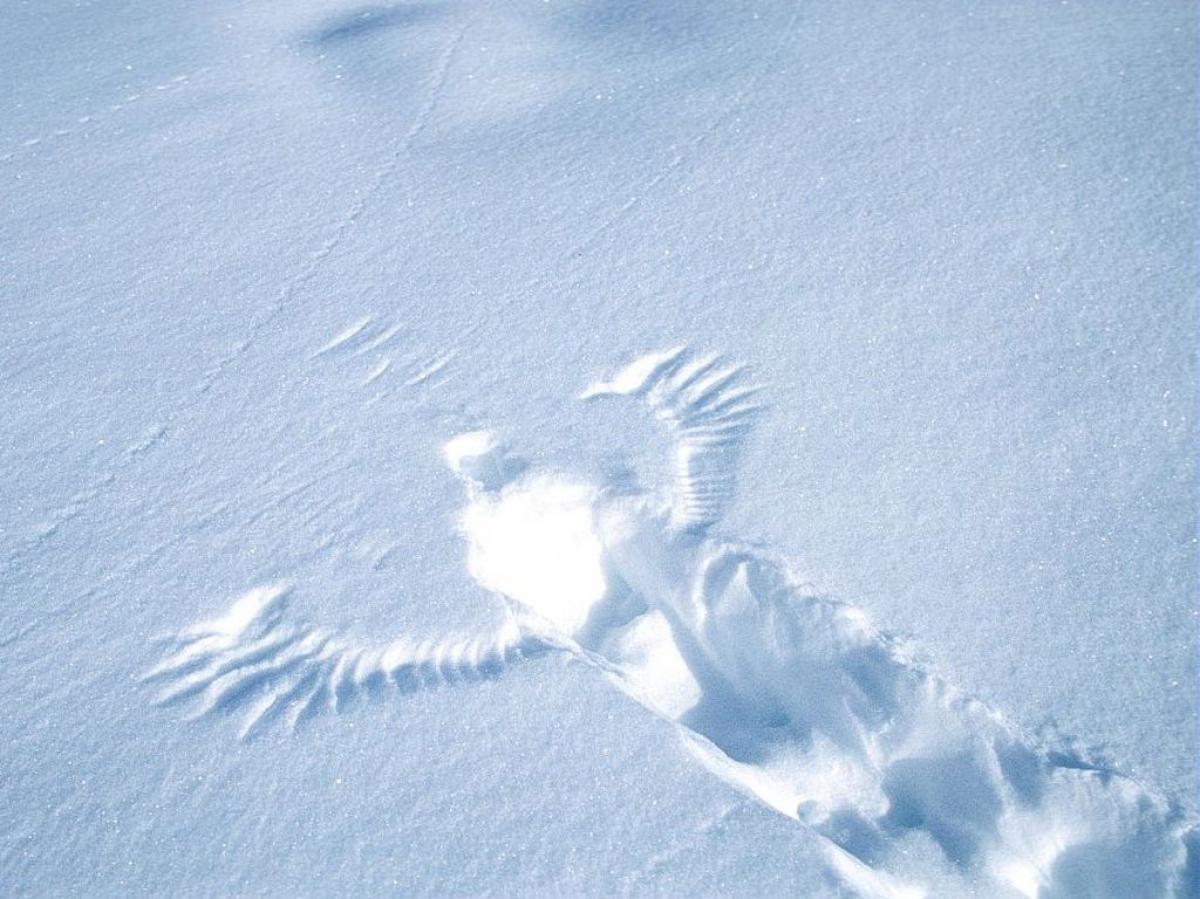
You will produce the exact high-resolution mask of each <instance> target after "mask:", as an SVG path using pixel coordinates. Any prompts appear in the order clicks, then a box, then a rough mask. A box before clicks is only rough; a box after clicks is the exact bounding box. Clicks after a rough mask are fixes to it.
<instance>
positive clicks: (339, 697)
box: [142, 584, 551, 739]
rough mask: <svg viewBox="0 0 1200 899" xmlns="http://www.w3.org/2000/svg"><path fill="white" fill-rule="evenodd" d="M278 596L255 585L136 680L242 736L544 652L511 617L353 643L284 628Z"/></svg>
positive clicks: (496, 669) (486, 673)
mask: <svg viewBox="0 0 1200 899" xmlns="http://www.w3.org/2000/svg"><path fill="white" fill-rule="evenodd" d="M288 593H289V588H288V586H287V585H286V584H273V585H269V586H264V587H258V588H255V589H254V590H251V591H249V592H248V593H246V594H244V595H242V596H241V597H239V598H238V599H237V600H235V601H234V602H233V604H232V605H231V606H230V607H229V609H228V610H227V611H226V612H225V614H224V615H222V616H221V617H219V618H216V619H214V620H212V621H208V622H203V623H201V624H197V625H193V626H191V627H188V628H185V629H183V630H181V631H179V632H178V633H176V634H173V635H171V636H169V637H167V638H166V642H167V643H168V645H169V647H170V651H169V654H168V655H167V657H166V658H164V659H163V660H162V661H161V662H159V664H157V665H156V666H154V667H153V668H151V669H150V670H149V671H148V672H146V673H145V674H144V675H143V676H142V680H143V681H147V682H158V683H160V684H161V685H162V686H161V688H160V691H159V694H158V697H157V702H158V704H160V705H167V704H172V703H178V702H185V701H187V702H191V703H192V705H193V708H194V715H193V717H201V716H203V715H207V714H210V713H214V712H220V711H233V710H243V711H244V714H243V718H242V726H241V730H240V736H241V738H242V739H246V738H249V737H251V736H252V735H254V734H255V733H256V732H258V731H259V730H260V729H262V728H263V727H265V726H266V725H268V724H269V723H271V722H272V721H275V720H276V719H283V720H284V721H285V723H286V726H287V727H288V729H289V730H294V729H295V728H296V727H297V726H298V725H299V724H300V723H301V722H302V721H304V720H305V719H306V718H309V717H311V716H312V715H315V714H317V713H319V712H321V711H326V710H328V711H334V712H336V711H339V710H340V709H342V708H343V707H345V706H346V705H347V704H348V703H349V702H351V701H352V700H353V699H355V698H356V697H358V696H360V695H364V694H367V693H370V692H372V691H384V690H387V689H393V690H396V691H398V692H401V693H411V692H415V691H417V690H422V689H426V688H432V687H436V686H438V685H440V684H451V683H460V682H471V681H480V680H486V679H489V678H493V677H497V676H499V675H500V673H501V672H502V671H503V670H504V669H505V668H507V667H508V666H509V665H510V664H512V663H513V662H515V661H516V660H518V659H520V658H522V657H529V656H535V655H539V654H541V653H543V652H546V651H547V650H548V649H550V648H551V645H550V643H549V642H547V641H546V640H544V639H543V638H540V637H538V636H535V635H534V634H532V633H529V632H527V631H525V630H523V629H522V628H521V626H520V625H519V624H518V623H517V622H516V621H515V620H513V619H511V618H510V619H509V620H508V621H506V622H505V624H504V625H503V626H502V627H500V628H498V629H497V630H496V631H494V632H492V633H487V634H475V635H459V636H454V635H449V636H443V637H440V638H438V639H436V640H435V639H425V640H420V641H416V640H413V639H411V638H406V637H401V638H399V639H397V640H394V641H392V642H391V643H387V644H383V645H379V646H367V645H361V644H358V643H355V642H353V641H352V640H350V639H348V638H346V637H345V636H342V635H339V634H336V633H334V632H333V631H329V630H324V629H320V628H313V627H305V626H299V625H295V624H290V623H287V622H285V621H284V612H285V609H286V605H287V598H288Z"/></svg>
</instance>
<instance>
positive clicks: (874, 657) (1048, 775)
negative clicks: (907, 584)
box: [147, 347, 1197, 899]
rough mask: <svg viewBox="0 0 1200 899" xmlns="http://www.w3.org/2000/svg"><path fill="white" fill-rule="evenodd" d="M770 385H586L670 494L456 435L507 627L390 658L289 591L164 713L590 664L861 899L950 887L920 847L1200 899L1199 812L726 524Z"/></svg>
mask: <svg viewBox="0 0 1200 899" xmlns="http://www.w3.org/2000/svg"><path fill="white" fill-rule="evenodd" d="M755 390H756V388H755V387H754V385H752V384H749V383H747V377H746V373H745V371H744V370H743V369H742V367H741V366H738V365H734V364H731V363H729V362H727V361H725V360H724V359H722V358H721V357H719V356H703V355H695V354H693V353H691V352H690V351H688V350H687V349H686V348H684V347H677V348H674V349H669V350H665V351H662V352H656V353H651V354H648V355H646V356H643V357H641V358H639V359H637V360H635V361H634V362H632V363H631V364H629V365H626V366H625V367H623V368H621V369H620V370H618V371H617V372H615V373H614V374H613V375H611V376H609V377H606V378H602V379H599V380H597V381H595V382H594V383H593V384H592V385H591V386H590V387H588V388H587V389H586V390H585V391H584V392H583V393H582V395H581V398H582V399H585V400H588V401H605V398H609V399H610V400H614V401H618V402H620V401H628V400H630V399H632V400H635V401H637V402H638V403H639V404H640V405H641V406H643V407H644V408H645V409H646V410H647V411H648V412H649V413H650V414H652V415H653V416H654V417H655V418H657V419H658V420H659V421H660V422H661V423H662V425H663V427H664V429H665V431H666V433H667V435H668V437H669V438H670V441H671V444H672V451H673V455H674V462H675V466H674V473H673V475H672V477H671V481H670V483H669V484H666V485H660V487H661V489H659V490H657V491H655V490H652V489H648V488H642V487H639V486H637V485H632V484H630V483H629V482H628V479H627V478H622V479H621V480H619V481H614V482H613V483H607V484H596V483H590V482H587V481H582V480H578V479H575V478H572V477H569V476H567V475H565V474H562V473H559V472H555V471H537V470H535V469H533V468H532V467H531V466H530V465H529V464H528V463H526V462H525V461H524V460H522V459H520V458H519V457H517V456H514V455H513V454H512V453H511V452H510V451H509V450H508V449H507V447H506V446H505V445H504V444H503V443H502V442H501V441H500V440H498V439H497V438H496V437H495V436H493V435H492V434H490V433H488V432H483V431H475V432H470V433H467V434H462V435H460V436H459V437H457V438H455V439H454V440H451V441H450V442H449V443H448V444H447V445H446V446H445V450H444V451H445V459H446V462H447V464H448V465H449V467H450V468H451V470H452V471H453V472H454V473H455V474H456V475H457V476H458V477H459V478H460V479H461V480H462V482H463V484H464V487H465V490H466V505H465V508H464V510H463V513H462V516H461V519H460V522H459V526H460V530H461V533H462V535H463V537H464V539H465V542H466V544H467V567H468V570H469V572H470V574H471V576H472V577H473V578H474V580H475V581H476V582H477V583H478V584H479V585H480V586H481V587H482V588H484V589H486V590H487V591H489V592H490V593H492V594H493V595H495V596H497V597H499V598H501V599H502V601H503V603H504V611H505V615H504V619H503V621H504V623H503V625H502V626H500V627H499V628H497V629H496V630H495V631H494V632H491V633H482V634H478V635H460V636H438V637H436V638H428V639H424V640H421V641H411V640H406V639H401V640H397V641H394V642H392V643H385V644H380V645H377V646H372V645H370V644H364V643H359V642H358V641H355V640H352V639H351V638H349V637H347V636H344V635H340V634H334V633H332V632H328V631H323V630H320V629H316V628H311V627H307V626H298V625H292V624H286V623H285V622H284V620H283V608H284V602H285V600H286V596H287V590H286V588H285V587H283V586H270V587H263V588H259V589H258V590H254V591H251V592H250V593H248V594H246V595H245V596H244V597H242V598H241V599H239V600H238V601H237V602H236V603H235V604H234V605H233V606H232V607H231V608H230V609H229V611H228V612H227V613H226V614H225V615H223V616H221V617H219V618H218V619H216V620H215V621H212V622H208V623H207V624H204V625H199V626H195V627H191V628H186V629H184V630H182V631H180V632H178V633H177V634H175V635H174V636H173V637H171V638H170V640H171V644H172V653H171V654H170V655H169V656H168V658H167V659H166V660H164V661H163V662H162V663H161V664H160V665H158V666H157V667H155V668H154V669H152V670H151V671H150V672H149V674H148V675H147V678H148V679H151V680H160V681H163V682H164V683H165V688H164V689H163V691H162V692H161V694H160V700H161V701H163V702H173V701H181V700H185V699H189V700H190V699H194V698H198V700H199V702H198V706H197V708H198V711H199V713H201V714H203V713H206V712H211V711H217V710H219V709H234V708H237V709H242V710H245V717H244V719H243V727H242V734H243V736H248V735H250V734H251V733H253V732H254V731H255V730H256V729H257V728H260V727H262V726H263V725H264V724H266V723H267V722H268V721H270V720H272V719H274V718H277V717H281V716H286V718H287V720H288V721H289V722H290V723H291V724H292V725H293V726H294V725H295V723H296V722H298V721H299V720H302V719H303V718H304V717H305V716H307V715H310V714H313V713H315V712H316V711H318V710H320V709H324V708H327V709H331V710H334V711H337V710H340V709H341V708H342V707H344V705H345V703H346V702H348V701H350V700H351V699H353V698H354V697H355V696H358V695H362V694H364V693H367V692H370V691H372V690H382V689H384V688H393V689H400V690H402V691H407V690H416V689H423V688H425V687H427V686H434V685H437V684H441V683H446V682H449V681H455V680H466V681H471V680H479V679H481V678H483V677H491V676H495V675H497V674H499V673H500V672H501V671H502V670H503V669H504V668H506V667H507V666H508V665H510V664H512V663H513V662H515V661H516V660H517V659H518V658H521V657H523V656H528V655H538V654H542V653H546V652H550V651H556V652H563V653H569V654H571V655H573V656H575V657H576V658H579V659H581V660H583V661H585V662H586V663H588V664H591V665H593V666H595V668H597V669H598V670H599V671H601V672H603V673H604V674H605V675H606V676H607V677H608V678H609V679H611V681H612V682H613V683H614V684H615V685H616V686H617V687H618V688H620V689H621V690H623V691H624V692H625V693H626V694H628V695H629V696H630V697H631V698H632V699H633V700H635V701H637V702H638V703H640V704H641V705H643V706H644V707H646V708H647V709H649V710H650V711H651V712H653V713H654V714H656V715H658V716H660V717H661V718H662V719H664V720H665V721H668V722H670V723H671V724H672V725H673V726H674V727H676V728H677V731H678V733H679V736H680V738H681V739H682V740H683V742H684V745H685V746H686V747H687V748H688V750H689V751H690V752H691V753H692V754H693V755H694V757H695V758H696V759H697V760H698V761H699V762H700V763H702V764H703V765H705V766H706V767H707V768H708V769H709V770H710V771H712V772H713V773H714V774H716V775H717V776H718V777H720V778H722V779H724V780H725V781H727V782H728V783H730V784H731V785H733V786H734V787H736V788H737V789H739V790H740V791H742V792H743V793H745V794H746V795H748V796H751V797H754V798H755V799H757V800H758V801H759V802H761V803H762V804H764V805H765V806H767V807H769V808H771V809H774V810H776V811H777V812H779V813H780V814H782V815H785V816H787V817H789V818H792V819H795V820H796V821H798V822H801V823H802V824H803V825H804V826H807V827H809V828H811V829H812V830H813V831H815V832H816V833H818V834H820V835H821V836H822V837H824V842H823V843H822V845H823V847H824V850H825V858H826V862H827V864H828V869H829V872H830V876H834V877H836V878H837V879H838V882H839V883H842V884H844V885H845V886H846V887H847V888H848V889H850V890H851V891H853V892H854V893H855V894H857V895H864V896H887V897H899V896H920V895H927V889H926V887H924V886H923V885H922V884H920V883H915V884H914V883H908V884H902V883H900V882H899V881H898V879H897V878H896V876H895V875H894V874H892V873H889V871H890V869H891V868H892V867H893V865H894V864H903V863H904V858H905V855H906V853H908V852H909V850H910V848H911V845H912V844H911V837H914V836H915V837H919V838H920V839H921V840H924V841H927V842H928V843H930V844H932V845H934V846H936V847H938V848H939V849H940V853H941V856H942V858H943V860H944V863H945V866H946V869H947V870H948V871H950V872H954V876H956V877H959V878H961V880H962V884H963V889H962V891H963V892H968V891H974V893H975V894H978V895H989V896H991V895H1013V896H1025V897H1029V899H1057V897H1067V896H1089V897H1113V899H1135V897H1145V899H1150V897H1163V896H1178V897H1183V896H1185V895H1189V892H1190V891H1191V890H1192V889H1193V888H1194V886H1195V882H1196V880H1195V878H1196V873H1195V867H1196V849H1197V836H1196V834H1197V831H1196V825H1195V822H1193V821H1190V820H1187V819H1186V818H1185V817H1184V816H1183V815H1182V814H1181V812H1180V811H1179V810H1178V808H1177V806H1176V805H1175V804H1173V803H1171V802H1170V801H1168V800H1167V799H1165V798H1164V797H1163V796H1161V795H1160V794H1159V793H1157V792H1156V791H1154V790H1153V789H1150V788H1148V787H1146V786H1144V785H1142V784H1140V783H1138V782H1137V781H1135V780H1133V779H1132V778H1129V777H1126V776H1124V775H1123V774H1121V773H1120V772H1119V771H1116V770H1113V769H1112V768H1110V767H1108V766H1105V765H1103V764H1100V763H1097V762H1094V761H1091V760H1089V759H1087V758H1084V757H1081V756H1080V755H1078V754H1077V753H1074V752H1072V751H1070V749H1069V748H1063V747H1061V746H1048V745H1046V744H1045V743H1043V742H1042V741H1040V740H1037V739H1034V738H1032V737H1030V736H1028V735H1027V734H1025V733H1024V732H1022V731H1021V730H1020V729H1019V728H1017V727H1016V726H1014V725H1013V724H1011V723H1010V722H1009V721H1007V720H1006V719H1005V717H1004V716H1003V715H1002V714H1000V713H999V712H998V711H996V710H994V709H992V708H990V707H989V706H987V705H986V704H985V703H983V702H981V701H979V700H977V699H974V698H972V697H970V696H968V695H965V694H964V693H963V692H962V691H960V690H958V689H957V688H955V687H954V686H953V685H952V684H950V683H948V682H947V681H946V680H944V679H942V678H940V677H938V676H937V675H935V674H934V673H931V672H930V671H929V670H927V669H926V668H925V667H923V666H922V665H921V664H919V663H917V662H916V661H914V654H913V653H912V652H911V651H910V650H909V648H908V647H907V646H906V645H905V644H904V643H903V642H901V641H899V640H897V639H895V638H893V637H891V636H890V635H888V634H887V633H885V632H883V631H880V630H878V629H876V628H875V626H874V625H873V624H872V623H871V622H870V620H869V619H868V616H867V615H866V614H865V613H864V612H863V611H862V610H861V609H858V608H856V607H855V606H852V605H849V604H847V603H844V602H840V601H838V600H836V599H834V598H831V597H829V596H825V595H823V594H820V593H818V592H815V591H813V590H812V589H810V588H808V587H806V586H804V585H803V583H802V581H800V580H799V579H798V578H797V577H795V576H794V575H793V574H792V572H791V570H790V569H789V567H788V565H787V563H786V562H785V561H783V560H781V559H779V558H777V557H775V556H774V555H772V554H771V553H770V552H768V551H766V550H765V549H763V548H762V547H759V546H752V545H747V544H743V543H739V542H736V541H733V540H730V539H728V538H725V537H722V536H719V535H717V534H714V533H713V528H714V526H715V525H716V524H717V523H718V522H719V521H720V519H721V516H722V514H723V512H724V511H725V509H726V508H727V507H728V505H729V502H730V501H731V499H732V498H733V495H734V484H735V482H734V470H735V467H736V460H737V456H738V453H739V449H740V447H741V445H742V444H743V443H744V441H745V439H746V438H747V436H748V434H749V431H750V428H751V425H752V424H753V422H754V420H755V418H756V417H757V416H758V415H759V414H760V413H761V407H760V406H759V405H758V403H757V402H756V400H755V398H754V394H755ZM722 820H723V819H720V818H718V819H717V820H716V821H715V823H714V827H720V826H723V824H722ZM929 876H930V877H931V878H942V877H944V876H948V875H946V873H945V871H936V872H934V873H932V874H930V875H929ZM905 877H906V879H908V880H912V879H913V878H914V877H917V878H918V879H919V878H920V875H919V874H917V875H914V874H913V873H912V871H911V870H910V871H908V872H907V873H906V875H905Z"/></svg>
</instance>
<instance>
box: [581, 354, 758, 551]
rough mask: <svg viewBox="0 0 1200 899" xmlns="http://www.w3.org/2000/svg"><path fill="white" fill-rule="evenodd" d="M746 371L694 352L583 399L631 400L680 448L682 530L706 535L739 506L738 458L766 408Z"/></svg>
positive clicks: (645, 364) (638, 369)
mask: <svg viewBox="0 0 1200 899" xmlns="http://www.w3.org/2000/svg"><path fill="white" fill-rule="evenodd" d="M745 371H746V369H745V368H744V366H741V365H736V364H732V363H730V362H729V361H728V360H727V359H725V358H724V357H723V356H720V355H715V354H714V355H708V356H694V355H693V354H692V353H691V352H690V351H689V350H688V349H687V348H686V347H676V348H675V349H671V350H664V351H662V352H658V353H650V354H649V355H646V356H642V357H641V358H639V359H636V360H634V361H633V362H631V363H630V364H629V365H627V366H625V367H624V368H622V369H621V370H620V371H619V372H617V374H615V375H614V376H613V377H612V378H610V379H609V380H607V381H600V382H597V383H594V384H592V385H591V386H589V387H588V388H587V389H586V390H585V391H584V392H583V393H582V394H580V397H579V398H580V399H584V400H590V399H593V398H596V397H602V396H629V397H634V398H636V399H639V400H641V401H642V402H643V403H645V404H646V406H648V407H649V408H650V410H651V412H653V413H654V415H655V417H656V418H658V419H659V420H661V421H662V422H664V423H665V425H666V428H667V431H668V433H669V434H670V436H671V438H672V441H673V443H674V455H675V458H674V468H675V474H674V483H673V487H672V497H671V521H672V524H673V525H674V526H675V527H676V528H678V529H680V530H699V531H703V530H706V529H707V528H708V527H709V526H711V525H713V524H715V523H716V522H717V521H719V520H720V519H721V517H722V516H723V515H724V513H725V510H726V509H727V507H728V506H729V503H730V502H731V501H732V499H733V494H734V489H735V480H734V479H735V475H736V469H737V462H738V455H739V453H740V450H741V447H742V444H743V442H744V441H745V438H746V436H747V434H748V433H749V432H750V429H751V428H752V427H753V426H754V422H755V419H757V417H758V415H759V414H760V413H761V411H762V408H763V407H762V406H761V405H760V404H759V403H758V402H757V401H756V399H755V397H756V395H757V394H758V393H759V391H760V390H761V389H762V388H761V387H758V386H756V385H753V384H746V383H745V378H744V376H745Z"/></svg>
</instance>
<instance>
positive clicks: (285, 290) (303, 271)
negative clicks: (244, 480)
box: [197, 19, 473, 393]
mask: <svg viewBox="0 0 1200 899" xmlns="http://www.w3.org/2000/svg"><path fill="white" fill-rule="evenodd" d="M472 21H473V19H467V21H466V22H464V23H463V25H462V27H461V28H459V29H458V30H457V31H456V32H455V33H454V36H453V37H452V38H451V40H450V41H449V42H448V43H447V44H446V46H445V48H444V49H443V50H442V52H441V54H440V55H439V56H438V60H437V64H436V65H435V67H434V72H433V81H432V84H431V86H430V89H429V93H428V95H427V96H426V98H425V102H424V103H422V104H421V106H420V108H419V109H418V110H417V114H416V115H415V116H414V117H413V120H412V123H411V124H410V125H409V127H408V130H407V131H406V132H405V133H404V137H403V139H402V140H401V141H400V144H399V145H398V146H397V147H396V149H395V151H393V153H392V154H391V156H389V157H388V159H387V161H386V162H385V163H384V164H383V165H382V166H380V167H379V168H378V169H377V170H376V171H375V174H374V176H373V177H372V178H371V182H370V184H368V185H367V187H366V189H365V190H363V191H362V192H360V193H359V194H358V196H357V197H356V199H355V200H354V202H353V203H352V204H351V206H350V208H349V209H348V210H347V212H346V214H345V215H344V216H342V218H341V219H339V220H338V222H337V224H335V225H334V227H333V230H332V232H331V233H330V235H329V237H327V238H326V239H325V241H324V242H323V243H322V244H321V246H320V247H318V248H317V250H316V251H315V252H314V253H313V254H312V255H310V256H309V257H308V260H307V261H306V262H305V263H304V265H302V266H301V267H300V270H299V271H298V272H297V273H296V274H295V275H294V276H293V277H292V278H291V279H290V280H289V281H287V282H286V283H285V284H284V285H283V286H282V287H281V288H280V289H279V292H278V293H277V294H276V296H275V301H274V303H273V304H272V305H271V308H270V309H268V310H267V312H266V313H265V314H264V315H263V316H262V317H260V318H259V319H258V321H256V322H254V323H253V324H251V326H250V334H249V337H248V338H246V339H245V340H242V341H241V342H239V343H238V344H237V345H236V346H234V348H233V350H232V351H231V352H229V353H228V354H226V355H225V356H222V357H221V358H220V359H218V360H217V362H216V363H215V364H214V365H213V367H212V368H210V369H209V370H208V372H207V373H206V374H205V376H204V379H203V380H202V381H201V382H200V384H199V385H198V386H197V390H198V392H200V393H206V392H207V391H208V390H210V389H211V388H212V386H213V384H215V383H216V382H217V381H218V380H219V379H220V378H221V376H222V375H223V374H224V373H225V371H226V370H227V369H228V368H229V366H230V365H232V364H233V363H234V362H236V361H237V360H238V359H240V358H241V357H242V356H244V355H245V354H246V352H247V350H249V349H250V347H251V346H252V345H253V343H254V340H255V339H256V338H257V337H258V335H259V334H260V333H261V332H262V330H263V328H265V327H266V326H267V325H268V324H270V323H271V322H272V321H273V320H274V319H275V318H276V317H277V316H278V315H279V314H280V313H281V312H283V310H284V309H286V308H287V306H288V304H289V303H290V302H291V301H292V300H293V299H294V298H295V297H296V295H297V294H298V293H299V292H300V291H301V290H302V289H303V288H304V287H305V286H306V285H307V284H308V283H309V282H310V281H311V280H312V279H313V278H314V277H315V276H316V274H317V272H319V271H320V269H321V265H322V263H324V261H325V260H326V259H328V258H329V256H330V254H331V253H333V251H334V250H336V249H337V248H338V247H339V246H340V245H341V244H342V242H343V241H344V240H345V239H346V235H347V233H348V232H349V231H350V229H351V228H352V227H353V226H354V224H355V223H356V222H357V221H358V220H359V219H360V218H361V217H362V214H363V213H364V212H365V211H366V210H367V207H368V206H369V205H370V203H371V201H372V200H373V199H374V198H375V196H376V195H377V194H378V193H379V191H380V190H381V189H382V187H383V185H384V184H386V183H387V181H388V180H389V179H390V178H391V176H392V175H393V174H394V173H395V171H396V169H397V168H398V167H399V165H400V162H401V160H403V159H404V158H405V157H406V156H407V155H408V153H409V151H410V150H411V149H412V144H413V141H414V140H415V139H416V138H417V136H418V135H419V134H420V133H421V132H422V131H424V130H425V127H426V125H427V124H428V123H429V117H430V116H431V115H432V114H433V111H434V109H436V108H437V103H438V100H439V99H440V98H441V95H442V91H443V89H444V88H445V86H446V80H447V78H448V77H449V74H450V66H451V63H453V61H454V57H455V55H456V54H457V52H458V49H459V47H460V46H462V42H463V38H464V37H465V36H466V33H467V30H468V29H469V28H470V26H471V22H472Z"/></svg>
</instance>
